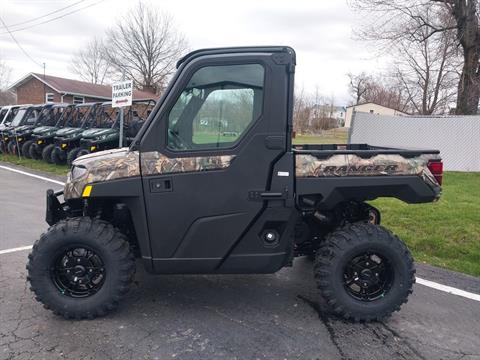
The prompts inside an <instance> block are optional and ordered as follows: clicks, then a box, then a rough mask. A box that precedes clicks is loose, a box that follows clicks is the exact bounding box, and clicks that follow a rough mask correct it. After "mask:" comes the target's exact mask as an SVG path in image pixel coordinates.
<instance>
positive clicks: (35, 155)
mask: <svg viewBox="0 0 480 360" xmlns="http://www.w3.org/2000/svg"><path fill="white" fill-rule="evenodd" d="M28 152H29V154H30V158H32V159H34V160H40V159H41V158H42V149H41V148H40V146H38V144H37V143H36V142H34V143H33V144H32V145H30V149H29V150H28Z"/></svg>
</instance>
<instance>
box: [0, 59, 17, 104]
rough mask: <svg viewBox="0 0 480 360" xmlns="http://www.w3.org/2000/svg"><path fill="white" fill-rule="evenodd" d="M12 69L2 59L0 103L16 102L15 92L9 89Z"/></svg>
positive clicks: (0, 68)
mask: <svg viewBox="0 0 480 360" xmlns="http://www.w3.org/2000/svg"><path fill="white" fill-rule="evenodd" d="M11 72H12V69H11V68H10V67H9V66H8V65H7V64H5V62H4V61H2V60H0V105H9V104H13V103H14V102H15V94H13V93H12V92H11V91H9V90H8V84H9V82H10V74H11Z"/></svg>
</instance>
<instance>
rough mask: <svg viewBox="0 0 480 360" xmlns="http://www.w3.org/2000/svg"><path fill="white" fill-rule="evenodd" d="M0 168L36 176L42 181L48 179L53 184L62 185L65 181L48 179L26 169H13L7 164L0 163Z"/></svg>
mask: <svg viewBox="0 0 480 360" xmlns="http://www.w3.org/2000/svg"><path fill="white" fill-rule="evenodd" d="M0 169H4V170H8V171H12V172H16V173H18V174H22V175H26V176H30V177H33V178H36V179H40V180H43V181H49V182H51V183H54V184H57V185H62V186H63V185H65V183H63V182H61V181H58V180H53V179H50V178H47V177H44V176H40V175H36V174H31V173H29V172H26V171H22V170H17V169H13V168H11V167H8V166H3V165H0Z"/></svg>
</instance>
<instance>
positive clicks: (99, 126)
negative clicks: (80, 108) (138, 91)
mask: <svg viewBox="0 0 480 360" xmlns="http://www.w3.org/2000/svg"><path fill="white" fill-rule="evenodd" d="M154 106H155V100H149V99H148V100H134V101H133V102H132V105H131V106H127V107H125V108H124V121H123V132H122V133H123V144H124V146H129V145H130V144H131V143H132V141H133V139H134V138H135V136H136V135H137V133H138V131H139V130H140V128H141V127H142V125H143V123H144V122H145V120H146V119H147V117H148V115H149V114H150V112H151V111H152V109H153V107H154ZM119 139H120V112H119V108H113V107H112V103H111V102H105V103H103V104H102V105H101V106H99V107H98V108H97V111H96V115H95V124H94V125H93V126H92V128H91V129H88V130H85V131H84V132H83V133H82V138H81V139H80V148H78V150H77V151H76V154H75V157H79V156H83V155H86V154H89V153H92V152H97V151H103V150H109V149H115V148H118V147H119ZM72 159H73V157H72Z"/></svg>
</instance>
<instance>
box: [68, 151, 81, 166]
mask: <svg viewBox="0 0 480 360" xmlns="http://www.w3.org/2000/svg"><path fill="white" fill-rule="evenodd" d="M80 150H81V149H80V148H73V149H72V150H70V151H69V152H68V154H67V165H68V166H70V165H72V163H73V162H74V161H75V159H76V158H77V157H78V152H79V151H80Z"/></svg>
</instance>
